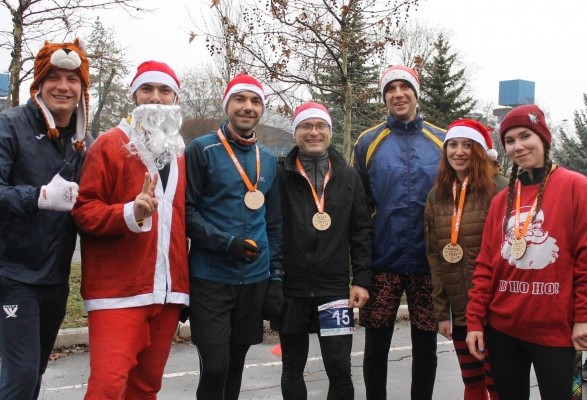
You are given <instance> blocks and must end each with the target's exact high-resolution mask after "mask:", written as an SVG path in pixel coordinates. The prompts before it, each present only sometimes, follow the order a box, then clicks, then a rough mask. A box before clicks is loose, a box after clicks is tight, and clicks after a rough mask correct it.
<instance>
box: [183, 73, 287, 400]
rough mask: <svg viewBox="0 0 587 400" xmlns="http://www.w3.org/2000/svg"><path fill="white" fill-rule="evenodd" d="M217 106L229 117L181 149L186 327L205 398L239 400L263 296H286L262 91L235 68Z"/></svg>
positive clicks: (259, 329) (258, 331) (259, 332)
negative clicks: (262, 127) (260, 133)
mask: <svg viewBox="0 0 587 400" xmlns="http://www.w3.org/2000/svg"><path fill="white" fill-rule="evenodd" d="M223 103H224V104H223V105H224V111H225V113H226V115H227V117H228V120H227V121H225V122H224V123H222V125H221V126H220V129H218V131H216V132H212V133H209V134H207V135H204V136H202V137H199V138H197V139H195V140H194V141H192V143H190V145H189V146H188V148H187V150H186V154H185V156H186V175H187V188H186V229H187V234H188V236H189V238H190V239H191V249H190V254H189V266H190V326H191V334H192V342H193V343H194V344H195V345H196V346H197V347H198V353H199V356H200V382H199V384H198V389H197V392H196V395H197V398H198V399H205V400H236V399H238V395H239V391H240V385H241V379H242V372H243V368H244V362H245V357H246V354H247V351H248V350H249V347H250V346H251V345H252V344H257V343H261V342H262V341H263V304H264V300H265V298H266V294H267V299H269V300H271V299H275V301H273V302H270V304H269V305H275V304H274V303H277V305H279V303H280V300H281V301H282V300H283V294H282V293H281V280H282V276H283V261H282V253H281V244H282V216H281V206H280V199H279V186H278V184H277V159H276V157H275V155H274V154H273V153H272V152H271V151H269V150H268V149H267V148H265V147H263V146H262V145H261V144H260V143H258V142H257V134H256V132H255V128H256V127H257V124H258V123H259V120H260V119H261V117H262V115H263V112H264V110H265V92H264V91H263V87H262V86H261V84H260V83H259V82H258V81H257V80H256V79H255V78H253V77H252V76H250V75H245V74H240V75H237V76H236V77H234V78H233V79H232V80H231V81H230V82H229V83H228V86H227V87H226V90H225V92H224V101H223ZM269 281H271V283H270V282H269ZM268 287H269V289H267V288H268ZM265 311H269V308H267V309H266V310H265ZM274 311H276V312H278V311H279V310H274ZM271 316H272V315H267V317H271Z"/></svg>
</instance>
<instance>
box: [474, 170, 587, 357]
mask: <svg viewBox="0 0 587 400" xmlns="http://www.w3.org/2000/svg"><path fill="white" fill-rule="evenodd" d="M539 186H540V185H539V184H535V185H528V186H522V198H521V210H520V214H521V217H520V225H522V224H523V223H524V220H525V217H526V214H527V213H528V211H529V210H530V207H531V205H532V203H533V202H534V199H535V198H536V194H537V193H538V188H539ZM507 194H508V190H507V189H506V190H504V191H502V192H501V193H499V194H498V195H497V196H496V197H495V198H494V199H493V201H492V203H491V206H490V208H489V214H488V216H487V220H486V222H485V227H484V230H483V240H482V244H481V251H480V253H479V256H478V257H477V260H476V267H475V272H474V274H473V288H472V289H471V290H470V291H469V303H468V305H467V327H468V330H469V331H480V330H482V327H483V324H484V321H485V320H486V321H487V323H488V324H489V325H490V326H491V327H493V328H495V329H497V330H498V331H500V332H503V333H506V334H508V335H510V336H513V337H516V338H519V339H522V340H525V341H528V342H532V343H536V344H540V345H547V346H553V347H564V346H566V347H568V346H572V341H571V333H572V329H573V323H574V322H587V178H586V177H585V176H583V175H580V174H577V173H574V172H571V171H568V170H566V169H564V168H557V169H556V170H555V171H554V172H553V173H552V174H551V176H550V177H549V179H548V182H547V184H546V188H545V191H544V196H543V200H542V206H541V210H540V211H539V212H538V213H537V215H536V217H535V219H534V222H532V223H531V224H530V226H529V228H528V231H527V232H526V236H525V238H526V243H527V250H526V253H525V254H524V256H523V257H522V258H520V259H519V260H514V258H513V257H511V255H510V252H511V245H510V243H511V240H512V238H513V237H514V233H513V226H514V215H515V195H514V207H513V208H514V210H513V211H512V214H511V215H510V216H509V220H508V225H507V226H508V229H507V232H506V234H505V235H504V234H503V218H504V212H505V210H506V201H507Z"/></svg>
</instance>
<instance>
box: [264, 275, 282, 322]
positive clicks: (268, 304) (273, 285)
mask: <svg viewBox="0 0 587 400" xmlns="http://www.w3.org/2000/svg"><path fill="white" fill-rule="evenodd" d="M282 311H283V287H282V283H281V281H278V280H271V281H269V287H268V288H267V293H265V300H264V301H263V319H265V320H268V321H269V320H272V319H276V318H279V317H281V312H282Z"/></svg>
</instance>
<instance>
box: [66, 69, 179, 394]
mask: <svg viewBox="0 0 587 400" xmlns="http://www.w3.org/2000/svg"><path fill="white" fill-rule="evenodd" d="M179 85H180V83H179V80H178V79H177V76H176V74H175V73H174V72H173V70H172V69H171V68H170V67H169V66H168V65H167V64H165V63H161V62H156V61H146V62H144V63H142V64H141V65H139V67H138V69H137V73H136V75H135V77H134V79H133V80H132V83H131V89H130V95H131V98H132V100H133V102H134V103H135V104H136V106H137V107H136V108H135V109H134V111H133V113H132V117H127V118H124V119H123V120H122V121H121V122H120V124H119V125H118V126H117V127H116V128H113V129H111V130H109V131H108V132H106V133H104V134H102V135H101V136H99V137H98V139H97V140H96V141H95V142H94V145H92V147H91V148H90V150H89V151H88V155H87V162H86V164H85V167H84V168H83V169H82V175H81V180H80V188H79V198H78V202H77V204H76V207H75V208H74V210H73V211H72V214H73V217H74V219H75V221H76V223H77V224H78V226H79V228H80V230H81V231H82V232H83V234H82V236H81V254H82V286H81V292H82V297H83V298H84V303H85V307H86V310H87V311H88V323H89V341H90V378H89V382H88V390H87V393H86V396H85V399H86V400H90V399H100V400H105V399H141V400H147V399H155V398H156V397H157V392H158V391H159V389H160V388H161V380H162V376H163V369H164V367H165V363H166V362H167V358H168V356H169V351H170V348H171V343H172V339H173V336H174V335H175V332H176V330H177V326H178V321H179V318H180V311H181V309H182V308H183V307H185V306H187V305H188V302H189V295H188V293H189V279H188V267H187V245H186V237H185V215H184V209H185V199H184V192H185V163H184V158H183V150H184V142H183V139H182V137H181V136H180V135H179V129H180V126H181V113H180V108H179V106H178V105H176V104H177V102H178V98H179Z"/></svg>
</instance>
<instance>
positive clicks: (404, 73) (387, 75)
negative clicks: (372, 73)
mask: <svg viewBox="0 0 587 400" xmlns="http://www.w3.org/2000/svg"><path fill="white" fill-rule="evenodd" d="M393 81H404V82H406V83H407V84H408V85H410V86H411V88H412V89H413V90H414V93H415V94H416V98H420V78H419V77H418V71H416V70H415V69H412V68H408V67H405V66H403V65H393V66H391V67H389V68H387V69H386V70H385V71H383V75H381V80H380V82H379V86H380V89H381V97H382V98H383V102H384V103H385V92H387V85H389V84H390V83H391V82H393Z"/></svg>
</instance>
